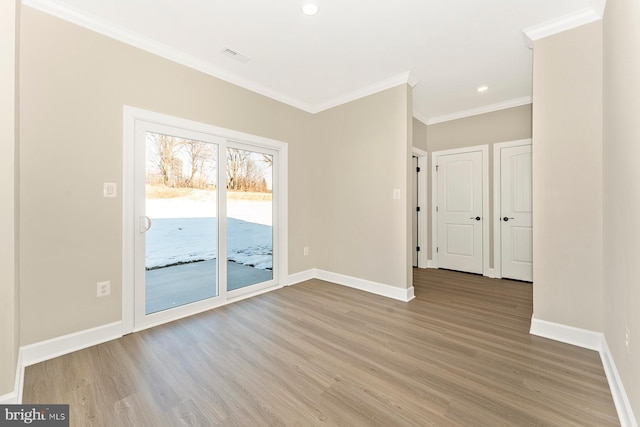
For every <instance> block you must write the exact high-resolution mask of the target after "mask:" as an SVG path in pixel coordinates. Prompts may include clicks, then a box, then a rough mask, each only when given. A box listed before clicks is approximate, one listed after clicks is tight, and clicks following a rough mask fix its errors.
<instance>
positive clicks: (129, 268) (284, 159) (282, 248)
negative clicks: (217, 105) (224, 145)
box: [121, 105, 289, 335]
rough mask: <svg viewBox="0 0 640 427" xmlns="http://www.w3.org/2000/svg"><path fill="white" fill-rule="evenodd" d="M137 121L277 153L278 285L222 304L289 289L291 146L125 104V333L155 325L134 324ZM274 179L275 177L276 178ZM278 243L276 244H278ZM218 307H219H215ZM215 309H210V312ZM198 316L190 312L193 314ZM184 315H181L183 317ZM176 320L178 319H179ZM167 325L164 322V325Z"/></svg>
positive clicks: (123, 301)
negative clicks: (289, 179) (203, 134)
mask: <svg viewBox="0 0 640 427" xmlns="http://www.w3.org/2000/svg"><path fill="white" fill-rule="evenodd" d="M136 121H145V122H153V123H158V124H161V125H166V126H172V127H176V128H180V129H186V130H190V131H196V132H201V133H207V134H211V135H215V136H218V137H221V138H224V139H227V140H232V141H235V142H239V143H243V144H247V145H255V146H258V147H264V148H269V149H272V150H275V151H277V152H278V158H279V165H280V167H279V168H278V170H277V171H276V173H277V174H278V175H277V179H278V183H279V197H278V198H277V201H276V203H277V212H278V215H279V216H280V218H274V224H275V222H276V221H277V223H278V227H277V235H276V236H274V248H275V245H276V244H277V247H278V248H279V252H280V254H279V256H278V257H277V260H276V259H274V262H277V266H278V282H277V283H276V284H275V285H274V286H272V287H270V288H268V289H258V290H256V291H255V292H251V293H247V294H243V295H242V296H237V297H236V298H229V299H227V300H226V301H223V302H222V303H221V304H219V305H225V304H227V303H231V302H234V301H238V300H241V299H245V298H249V297H251V296H254V295H258V294H261V293H264V292H267V291H269V290H272V289H277V288H280V287H282V286H286V284H287V278H288V275H289V266H288V262H289V256H288V253H289V244H288V242H289V230H288V223H289V221H288V202H289V201H288V176H287V175H288V164H289V158H288V145H287V144H286V143H284V142H281V141H276V140H273V139H268V138H264V137H260V136H256V135H251V134H246V133H242V132H238V131H234V130H230V129H225V128H220V127H217V126H213V125H209V124H206V123H201V122H196V121H192V120H188V119H182V118H179V117H174V116H169V115H166V114H161V113H156V112H153V111H148V110H143V109H140V108H135V107H131V106H128V105H123V138H122V144H123V145H122V191H121V194H122V333H123V335H124V334H128V333H131V332H134V331H137V330H141V329H145V328H148V327H152V326H156V324H154V323H151V324H146V325H144V326H143V327H141V328H136V326H135V323H134V301H135V300H134V298H135V281H134V279H135V262H134V257H135V238H134V236H135V232H136V220H135V136H136V135H135V124H136ZM274 178H275V177H274ZM276 241H277V242H276ZM216 306H217V305H216ZM211 308H214V307H209V308H207V310H208V309H211ZM191 314H195V313H189V314H187V315H191ZM184 316H185V315H182V316H179V317H184ZM179 317H177V318H179ZM161 323H164V322H161Z"/></svg>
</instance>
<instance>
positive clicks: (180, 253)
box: [146, 197, 273, 270]
mask: <svg viewBox="0 0 640 427" xmlns="http://www.w3.org/2000/svg"><path fill="white" fill-rule="evenodd" d="M215 214H216V206H215V202H213V201H212V200H210V199H208V200H199V199H197V198H195V199H194V198H184V197H180V198H168V199H148V200H147V202H146V215H147V216H148V217H150V218H151V220H152V222H153V223H152V226H151V229H150V230H149V231H148V232H147V233H146V267H147V268H153V267H156V268H157V267H162V266H168V265H175V264H179V263H187V262H193V261H202V260H210V259H215V258H217V241H218V239H217V231H218V226H217V218H216V216H215ZM227 259H228V260H230V261H234V262H237V263H240V264H244V265H249V266H252V267H256V268H259V269H263V270H265V269H272V268H273V227H272V204H271V201H260V200H235V199H230V200H229V201H228V202H227Z"/></svg>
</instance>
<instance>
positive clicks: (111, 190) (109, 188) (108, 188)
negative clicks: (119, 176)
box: [103, 182, 118, 197]
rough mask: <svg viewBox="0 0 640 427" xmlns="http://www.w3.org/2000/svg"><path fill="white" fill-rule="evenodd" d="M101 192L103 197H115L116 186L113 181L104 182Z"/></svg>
mask: <svg viewBox="0 0 640 427" xmlns="http://www.w3.org/2000/svg"><path fill="white" fill-rule="evenodd" d="M103 192H104V193H103V194H104V197H116V196H117V195H118V186H117V185H116V183H115V182H105V183H104V189H103Z"/></svg>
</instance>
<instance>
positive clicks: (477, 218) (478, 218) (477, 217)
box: [469, 216, 482, 221]
mask: <svg viewBox="0 0 640 427" xmlns="http://www.w3.org/2000/svg"><path fill="white" fill-rule="evenodd" d="M469 219H475V220H476V221H480V220H481V219H482V218H480V217H479V216H476V217H473V216H472V217H471V218H469Z"/></svg>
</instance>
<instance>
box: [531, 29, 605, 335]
mask: <svg viewBox="0 0 640 427" xmlns="http://www.w3.org/2000/svg"><path fill="white" fill-rule="evenodd" d="M533 259H534V262H533V278H534V284H533V312H534V316H535V317H536V318H537V319H540V320H546V321H549V322H554V323H559V324H563V325H569V326H574V327H577V328H582V329H587V330H591V331H597V332H603V308H602V298H603V291H602V24H601V22H596V23H592V24H588V25H584V26H581V27H578V28H576V29H573V30H570V31H566V32H563V33H561V34H556V35H554V36H551V37H547V38H545V39H542V40H538V41H536V42H535V44H534V50H533Z"/></svg>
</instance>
